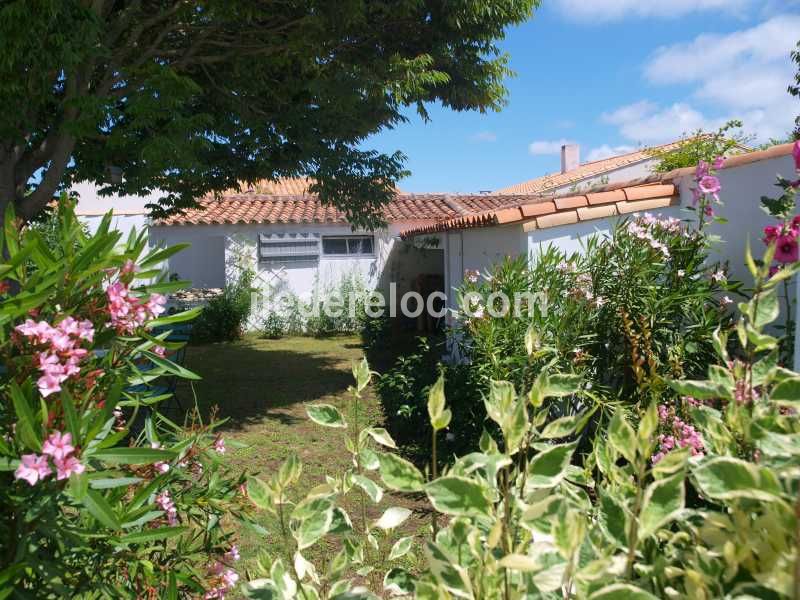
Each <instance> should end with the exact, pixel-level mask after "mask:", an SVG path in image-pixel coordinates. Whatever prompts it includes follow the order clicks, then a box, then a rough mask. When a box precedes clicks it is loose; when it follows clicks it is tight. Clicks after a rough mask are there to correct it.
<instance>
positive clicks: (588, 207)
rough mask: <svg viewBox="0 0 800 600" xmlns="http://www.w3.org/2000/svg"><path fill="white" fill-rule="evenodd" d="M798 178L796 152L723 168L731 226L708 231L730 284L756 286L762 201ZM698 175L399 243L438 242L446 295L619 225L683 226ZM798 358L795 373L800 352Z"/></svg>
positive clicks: (523, 205) (576, 246)
mask: <svg viewBox="0 0 800 600" xmlns="http://www.w3.org/2000/svg"><path fill="white" fill-rule="evenodd" d="M794 173H795V166H794V161H793V157H792V144H782V145H777V146H773V147H771V148H769V149H767V150H763V151H758V152H749V153H745V154H739V155H736V156H732V157H729V158H728V159H727V160H726V161H725V164H724V166H723V168H722V169H721V170H720V171H719V173H718V177H719V179H720V183H721V185H722V194H721V195H722V200H723V202H724V206H723V207H721V209H720V212H721V213H722V214H723V215H724V216H725V218H726V219H727V220H728V222H727V223H726V224H720V223H714V224H712V225H711V226H710V228H709V233H711V234H716V235H718V236H720V237H722V238H724V239H725V243H724V244H720V245H718V246H716V247H715V249H714V251H713V254H712V256H711V257H710V258H711V260H712V261H724V262H727V263H728V265H729V269H728V274H729V277H730V278H733V279H736V280H739V281H743V282H749V281H751V276H750V274H749V272H748V271H747V268H746V267H745V264H744V256H745V248H746V245H747V243H748V240H749V242H750V243H751V245H752V247H753V248H756V247H757V246H758V245H760V242H759V240H760V238H761V237H762V235H763V233H762V232H763V229H764V227H765V226H767V225H772V224H774V218H773V217H770V216H769V215H768V214H766V213H765V212H764V210H763V209H762V207H761V203H760V199H761V197H762V196H764V195H773V194H774V191H775V189H776V188H775V187H774V183H775V176H776V175H777V174H781V175H783V176H784V177H792V176H793V175H794ZM694 174H695V169H694V168H693V167H689V168H684V169H677V170H675V171H671V172H668V173H663V174H652V173H651V174H649V175H646V176H645V177H641V178H638V179H633V180H629V181H620V182H616V183H609V184H606V185H602V186H597V187H594V188H590V189H588V190H586V191H584V192H581V193H569V192H567V193H564V192H561V193H551V194H546V195H529V196H526V197H525V200H524V202H520V203H519V204H517V205H505V206H504V207H503V208H498V209H493V210H488V211H483V212H478V213H472V214H469V215H464V216H460V217H456V218H451V219H446V220H442V221H439V222H437V223H435V224H433V225H421V226H417V227H412V228H409V229H405V230H404V231H403V232H402V233H401V238H402V239H404V240H407V241H412V240H415V239H422V238H425V239H430V238H435V240H436V241H435V243H436V245H437V247H441V248H442V249H443V251H444V252H443V260H444V280H445V288H446V289H447V290H453V289H457V288H459V287H460V286H461V285H462V284H463V281H464V276H465V272H467V271H474V270H478V271H481V272H484V271H485V270H486V269H488V268H489V267H491V265H492V264H493V263H495V262H497V260H498V259H499V258H502V256H503V255H509V256H516V255H520V254H524V255H526V256H534V255H536V254H538V253H539V252H540V251H541V250H543V249H545V248H546V247H547V246H548V245H549V244H554V245H555V246H557V247H559V248H560V249H562V250H564V251H566V252H571V251H578V250H580V249H581V248H582V245H583V243H584V242H585V241H586V239H587V238H588V237H589V236H592V235H595V234H601V235H602V234H607V233H609V232H610V231H611V228H612V227H613V226H614V224H615V223H616V222H617V221H618V220H620V219H624V218H626V217H628V216H631V215H634V214H636V213H643V212H651V213H655V214H661V215H662V216H664V217H674V218H684V219H685V218H687V215H686V213H684V212H683V210H682V208H684V207H686V206H689V205H691V203H692V187H693V186H694ZM499 197H503V196H499ZM755 252H757V250H754V253H755ZM792 285H793V286H795V288H796V290H795V295H796V296H800V293H799V292H800V287H798V286H800V284H792ZM448 301H449V303H450V306H451V307H452V308H455V305H454V295H453V294H448ZM798 306H799V307H800V303H798ZM798 318H800V312H798ZM798 340H800V338H798ZM795 356H796V357H797V358H796V360H797V361H798V364H797V365H796V367H798V366H800V346H799V347H798V351H797V352H796V353H795Z"/></svg>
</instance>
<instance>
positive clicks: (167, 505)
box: [156, 490, 178, 525]
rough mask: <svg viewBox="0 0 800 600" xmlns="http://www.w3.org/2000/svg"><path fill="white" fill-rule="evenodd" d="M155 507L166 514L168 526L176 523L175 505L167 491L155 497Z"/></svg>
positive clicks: (176, 511)
mask: <svg viewBox="0 0 800 600" xmlns="http://www.w3.org/2000/svg"><path fill="white" fill-rule="evenodd" d="M156 505H157V506H158V508H160V509H161V510H163V511H164V512H165V513H167V521H169V524H170V525H176V524H177V523H178V509H177V508H175V503H174V502H173V501H172V498H170V495H169V491H167V490H164V491H163V492H161V493H160V494H158V495H157V496H156Z"/></svg>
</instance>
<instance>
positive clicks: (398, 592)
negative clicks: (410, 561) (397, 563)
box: [383, 567, 416, 597]
mask: <svg viewBox="0 0 800 600" xmlns="http://www.w3.org/2000/svg"><path fill="white" fill-rule="evenodd" d="M414 581H415V577H413V576H412V575H411V574H410V573H409V572H408V571H404V570H403V569H399V568H397V567H395V568H393V569H389V570H388V571H387V572H386V575H385V576H384V578H383V589H385V590H386V591H387V592H389V594H390V595H391V596H407V597H408V596H411V595H412V594H413V593H414V589H415V587H416V586H415V584H414Z"/></svg>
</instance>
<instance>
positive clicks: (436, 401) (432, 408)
mask: <svg viewBox="0 0 800 600" xmlns="http://www.w3.org/2000/svg"><path fill="white" fill-rule="evenodd" d="M444 403H445V398H444V375H439V378H438V379H437V380H436V383H434V384H433V385H432V386H431V389H430V391H429V392H428V417H429V418H430V423H431V426H432V427H433V429H434V430H435V431H438V430H439V429H444V428H445V427H447V425H448V424H449V419H443V418H442V416H443V413H444ZM444 421H447V422H446V423H444V424H443V425H442V423H443V422H444ZM438 425H441V427H438Z"/></svg>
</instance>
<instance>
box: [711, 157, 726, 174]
mask: <svg viewBox="0 0 800 600" xmlns="http://www.w3.org/2000/svg"><path fill="white" fill-rule="evenodd" d="M712 166H713V167H714V170H715V171H719V170H720V169H721V168H722V167H723V166H725V157H724V156H718V157H717V158H715V159H714V163H713V164H712Z"/></svg>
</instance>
